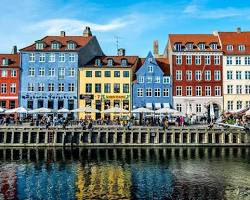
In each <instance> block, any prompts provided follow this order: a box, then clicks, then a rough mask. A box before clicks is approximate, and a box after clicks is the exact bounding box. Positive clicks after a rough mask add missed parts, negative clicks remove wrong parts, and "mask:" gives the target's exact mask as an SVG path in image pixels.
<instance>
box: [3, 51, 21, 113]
mask: <svg viewBox="0 0 250 200" xmlns="http://www.w3.org/2000/svg"><path fill="white" fill-rule="evenodd" d="M19 66H20V61H19V54H17V51H16V47H14V51H13V53H12V54H0V107H2V108H9V109H11V108H16V107H18V91H19V71H20V67H19Z"/></svg>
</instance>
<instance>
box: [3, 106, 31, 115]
mask: <svg viewBox="0 0 250 200" xmlns="http://www.w3.org/2000/svg"><path fill="white" fill-rule="evenodd" d="M5 113H7V114H10V113H27V110H26V109H25V108H24V107H18V108H13V109H10V110H6V111H5Z"/></svg>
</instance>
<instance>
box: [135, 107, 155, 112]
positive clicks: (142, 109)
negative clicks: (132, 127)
mask: <svg viewBox="0 0 250 200" xmlns="http://www.w3.org/2000/svg"><path fill="white" fill-rule="evenodd" d="M153 112H154V111H153V110H150V109H148V108H143V107H141V108H136V109H134V110H132V113H153Z"/></svg>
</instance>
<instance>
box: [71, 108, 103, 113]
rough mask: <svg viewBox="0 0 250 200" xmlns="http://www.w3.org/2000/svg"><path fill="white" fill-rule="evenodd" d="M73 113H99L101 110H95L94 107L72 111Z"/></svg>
mask: <svg viewBox="0 0 250 200" xmlns="http://www.w3.org/2000/svg"><path fill="white" fill-rule="evenodd" d="M71 112H79V113H99V112H100V110H97V109H95V108H92V107H89V106H87V107H83V108H77V109H75V110H72V111H71Z"/></svg>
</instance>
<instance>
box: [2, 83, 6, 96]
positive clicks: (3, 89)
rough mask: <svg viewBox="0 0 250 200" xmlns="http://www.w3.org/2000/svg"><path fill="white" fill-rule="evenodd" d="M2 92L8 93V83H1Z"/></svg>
mask: <svg viewBox="0 0 250 200" xmlns="http://www.w3.org/2000/svg"><path fill="white" fill-rule="evenodd" d="M1 93H2V94H5V93H7V84H6V83H2V84H1Z"/></svg>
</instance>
